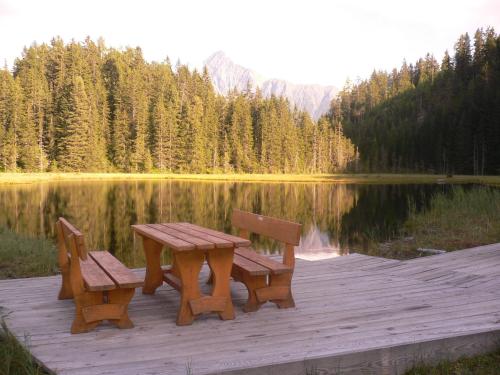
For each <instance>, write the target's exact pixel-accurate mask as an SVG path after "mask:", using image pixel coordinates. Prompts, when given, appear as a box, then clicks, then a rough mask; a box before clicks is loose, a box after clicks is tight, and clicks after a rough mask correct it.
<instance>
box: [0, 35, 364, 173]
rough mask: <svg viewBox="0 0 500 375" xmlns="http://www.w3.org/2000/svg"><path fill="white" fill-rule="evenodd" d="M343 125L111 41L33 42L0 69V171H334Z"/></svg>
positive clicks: (349, 150)
mask: <svg viewBox="0 0 500 375" xmlns="http://www.w3.org/2000/svg"><path fill="white" fill-rule="evenodd" d="M355 156H356V153H355V149H354V146H353V145H352V143H351V142H350V141H349V140H348V139H346V138H345V137H344V136H343V133H342V127H341V126H340V123H338V122H337V123H331V122H329V121H328V119H326V118H324V119H322V120H321V121H319V122H318V123H315V122H313V121H312V120H311V118H310V117H309V115H308V114H307V113H304V112H300V111H298V110H295V109H292V108H291V107H290V105H289V103H288V102H287V101H286V100H285V99H282V98H277V97H271V98H268V99H264V98H262V96H261V95H260V93H259V91H258V90H257V92H256V93H252V92H251V90H248V92H244V93H237V92H235V93H232V94H231V95H229V97H228V98H224V97H221V96H218V95H216V94H215V92H214V89H213V88H212V85H211V83H210V79H209V76H208V74H207V72H206V71H204V72H203V73H201V74H200V73H198V72H197V71H196V70H195V71H191V70H189V69H188V67H187V66H184V65H180V64H177V66H176V67H175V68H172V66H171V65H170V63H169V61H168V60H167V61H166V62H164V63H148V62H146V61H145V60H144V59H143V56H142V53H141V50H140V49H139V48H136V49H131V48H127V49H125V50H116V49H113V48H107V47H106V46H105V45H104V43H103V41H102V40H99V41H98V42H97V43H96V42H94V41H92V40H90V39H86V40H85V41H84V42H83V43H78V42H75V41H72V42H71V43H68V44H65V43H64V42H63V41H62V40H61V39H59V38H55V39H53V40H52V42H51V43H50V44H49V45H46V44H42V45H36V44H34V45H32V46H31V47H29V48H26V49H25V50H24V52H23V55H22V57H21V58H20V59H17V60H16V62H15V64H14V68H13V72H10V71H9V70H8V69H7V68H5V69H3V70H1V71H0V170H4V171H19V170H20V171H56V170H60V171H114V170H118V171H125V172H135V171H151V170H158V171H170V172H195V173H202V172H219V171H220V172H247V173H252V172H333V171H336V170H341V169H344V168H345V167H346V166H347V165H348V164H349V162H350V161H352V160H353V159H354V158H355Z"/></svg>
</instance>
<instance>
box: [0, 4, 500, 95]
mask: <svg viewBox="0 0 500 375" xmlns="http://www.w3.org/2000/svg"><path fill="white" fill-rule="evenodd" d="M486 26H493V27H495V30H496V31H497V32H499V31H500V0H467V1H466V0H453V1H449V0H447V1H440V0H420V1H414V0H413V1H405V0H399V1H397V0H376V1H375V0H372V1H369V0H366V1H364V0H363V1H362V0H353V1H334V0H330V1H328V0H323V1H319V0H302V1H290V0H289V1H285V0H283V1H278V0H275V1H273V0H264V1H261V0H247V1H238V0H211V1H208V0H205V1H202V0H199V1H198V0H175V1H167V0H163V1H154V0H142V1H137V0H43V1H42V0H39V1H34V0H32V1H30V0H0V62H1V64H2V65H3V62H4V61H7V63H8V65H9V66H12V62H13V60H14V58H15V57H19V56H20V55H21V51H22V48H23V46H25V45H30V44H31V43H32V42H33V41H37V42H39V43H41V42H49V41H50V39H51V38H52V37H54V36H56V35H59V36H61V37H62V38H63V39H64V40H65V41H69V40H70V39H72V38H74V39H76V40H79V41H81V40H83V39H84V38H85V37H86V36H87V35H89V36H90V37H92V38H93V39H97V38H98V37H100V36H102V37H103V38H104V40H105V41H106V45H107V46H112V47H124V46H132V47H135V46H140V47H141V48H142V50H143V53H144V56H145V58H146V59H147V60H149V61H151V60H156V61H162V60H164V59H165V57H166V56H169V57H170V59H171V60H172V62H173V63H175V62H176V61H177V59H180V60H181V61H182V62H183V63H188V64H189V66H191V67H197V68H200V67H202V65H203V61H204V60H205V59H206V58H207V57H208V56H210V55H211V54H212V53H214V52H216V51H218V50H222V51H224V52H225V53H226V54H227V55H228V56H229V57H230V58H232V59H233V61H235V62H236V63H238V64H240V65H243V66H245V67H249V68H251V69H253V70H255V71H256V72H258V73H260V74H261V75H263V76H265V77H267V78H282V79H286V80H289V81H292V82H295V83H319V84H333V85H336V86H337V87H342V86H343V85H344V83H345V80H346V78H348V77H349V78H350V79H351V80H355V79H356V78H357V77H361V78H365V77H367V76H369V75H370V73H371V72H372V70H373V69H374V68H376V69H385V70H390V69H392V68H393V67H395V66H397V67H399V66H400V64H401V62H402V60H403V58H406V59H407V61H408V62H414V61H415V60H416V59H417V58H419V57H423V56H424V55H425V54H426V53H427V52H430V53H433V54H434V55H435V56H436V58H437V59H438V60H439V61H440V60H441V58H442V56H443V53H444V50H445V49H449V50H451V49H452V48H453V45H454V43H455V41H456V40H457V38H458V37H459V35H460V34H462V33H464V32H469V33H471V34H472V33H474V31H475V30H476V29H477V28H478V27H486Z"/></svg>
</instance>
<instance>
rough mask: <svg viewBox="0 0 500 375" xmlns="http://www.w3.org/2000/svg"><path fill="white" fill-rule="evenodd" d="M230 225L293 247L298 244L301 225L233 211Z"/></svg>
mask: <svg viewBox="0 0 500 375" xmlns="http://www.w3.org/2000/svg"><path fill="white" fill-rule="evenodd" d="M231 223H232V224H233V226H235V227H236V228H240V229H244V230H247V231H249V232H253V233H258V234H261V235H264V236H266V237H270V238H272V239H275V240H278V241H281V242H284V243H288V244H291V245H294V246H297V245H298V244H299V242H300V231H301V228H302V225H301V224H297V223H293V222H291V221H286V220H281V219H276V218H274V217H269V216H264V215H257V214H253V213H251V212H245V211H240V210H237V209H234V210H233V214H232V217H231Z"/></svg>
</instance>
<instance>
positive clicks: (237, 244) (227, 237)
mask: <svg viewBox="0 0 500 375" xmlns="http://www.w3.org/2000/svg"><path fill="white" fill-rule="evenodd" d="M178 224H180V225H183V226H184V227H186V228H190V229H193V230H196V231H198V232H201V233H206V234H209V235H211V236H214V237H218V238H220V239H223V240H225V241H229V242H232V243H233V244H234V246H235V247H242V246H250V245H251V242H250V241H249V240H247V239H245V238H241V237H237V236H233V235H231V234H226V233H222V232H219V231H216V230H213V229H209V228H204V227H200V226H198V225H195V224H191V223H178Z"/></svg>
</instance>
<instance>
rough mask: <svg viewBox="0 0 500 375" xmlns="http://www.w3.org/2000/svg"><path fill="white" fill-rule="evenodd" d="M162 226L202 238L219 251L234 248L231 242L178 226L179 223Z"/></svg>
mask: <svg viewBox="0 0 500 375" xmlns="http://www.w3.org/2000/svg"><path fill="white" fill-rule="evenodd" d="M162 225H164V226H166V227H169V228H172V229H175V230H176V231H178V232H182V233H185V234H187V235H189V236H195V237H197V238H201V239H203V240H205V241H207V242H210V243H212V244H213V245H214V246H215V247H216V248H218V249H225V248H230V247H233V246H234V245H233V242H231V241H227V240H224V239H222V238H219V237H215V236H212V235H209V234H207V233H203V232H200V231H198V230H194V229H191V228H188V227H186V226H184V225H181V224H178V223H164V224H162Z"/></svg>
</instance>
